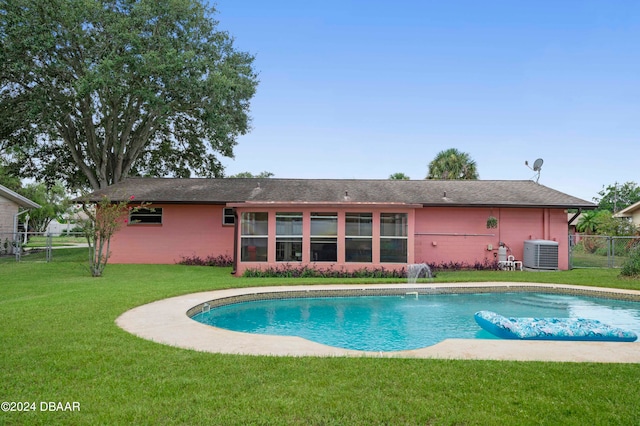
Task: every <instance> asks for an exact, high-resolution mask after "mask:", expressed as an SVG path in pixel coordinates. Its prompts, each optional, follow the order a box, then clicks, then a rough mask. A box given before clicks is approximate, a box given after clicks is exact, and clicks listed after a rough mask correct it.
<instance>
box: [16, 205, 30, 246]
mask: <svg viewBox="0 0 640 426" xmlns="http://www.w3.org/2000/svg"><path fill="white" fill-rule="evenodd" d="M28 212H29V210H23V211H21V212H18V213H16V214H14V215H13V240H14V241H15V239H16V238H17V237H18V216H20V215H22V214H25V213H28Z"/></svg>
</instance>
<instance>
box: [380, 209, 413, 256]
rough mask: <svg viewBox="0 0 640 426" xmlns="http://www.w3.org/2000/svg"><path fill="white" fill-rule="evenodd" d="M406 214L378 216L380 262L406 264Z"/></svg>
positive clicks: (383, 214) (382, 214)
mask: <svg viewBox="0 0 640 426" xmlns="http://www.w3.org/2000/svg"><path fill="white" fill-rule="evenodd" d="M407 231H408V220H407V214H406V213H381V214H380V262H387V263H406V262H407Z"/></svg>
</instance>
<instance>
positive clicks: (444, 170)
mask: <svg viewBox="0 0 640 426" xmlns="http://www.w3.org/2000/svg"><path fill="white" fill-rule="evenodd" d="M426 179H445V180H475V179H478V170H477V168H476V162H475V161H473V160H472V159H471V157H470V156H469V154H467V153H466V152H461V151H458V150H457V149H455V148H449V149H447V150H444V151H440V152H439V153H438V154H437V155H436V157H435V158H434V159H433V160H432V161H431V162H430V163H429V172H428V173H427V177H426Z"/></svg>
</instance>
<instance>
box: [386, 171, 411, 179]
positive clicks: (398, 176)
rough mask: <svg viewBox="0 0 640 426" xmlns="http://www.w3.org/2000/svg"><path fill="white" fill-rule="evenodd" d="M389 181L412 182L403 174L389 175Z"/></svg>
mask: <svg viewBox="0 0 640 426" xmlns="http://www.w3.org/2000/svg"><path fill="white" fill-rule="evenodd" d="M389 180H411V178H410V177H409V176H407V175H406V174H404V173H402V172H398V173H394V174H392V175H389Z"/></svg>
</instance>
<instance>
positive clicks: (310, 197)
mask: <svg viewBox="0 0 640 426" xmlns="http://www.w3.org/2000/svg"><path fill="white" fill-rule="evenodd" d="M103 195H106V196H108V197H109V198H110V199H111V200H112V201H121V200H127V199H128V198H129V197H130V196H134V197H135V200H136V201H145V202H153V203H188V204H226V203H242V202H258V203H274V202H281V203H293V202H299V203H336V204H338V203H345V202H348V203H406V204H422V205H424V206H491V207H500V206H504V207H551V208H585V209H593V208H595V207H596V205H595V204H593V203H590V202H588V201H585V200H582V199H580V198H576V197H573V196H571V195H568V194H565V193H562V192H560V191H556V190H554V189H551V188H548V187H546V186H544V185H539V184H537V183H535V182H533V181H529V180H516V181H506V180H388V179H387V180H358V179H276V178H267V179H260V178H248V179H242V178H226V179H204V178H196V179H172V178H129V179H126V180H124V181H122V182H119V183H117V184H115V185H112V186H110V187H108V188H106V189H103V190H99V191H96V192H94V193H92V194H91V195H90V196H89V200H90V201H97V200H99V199H100V198H101V197H102V196H103Z"/></svg>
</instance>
